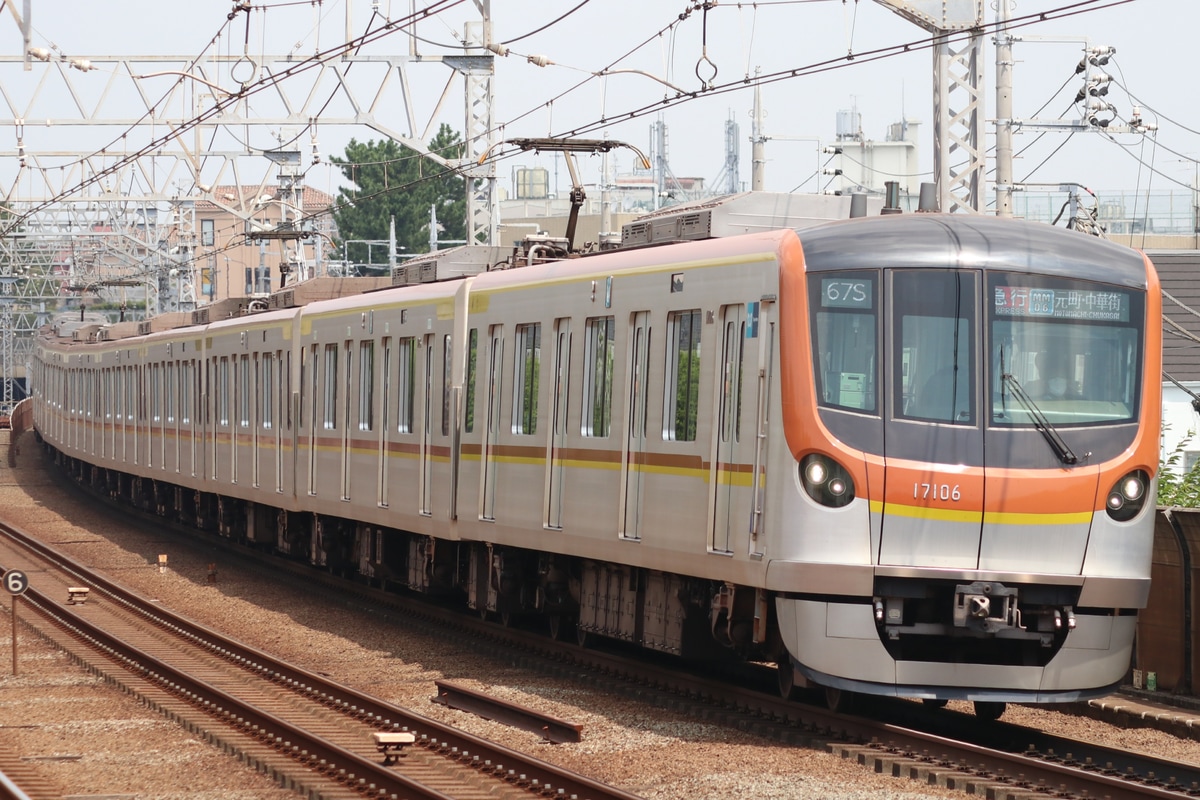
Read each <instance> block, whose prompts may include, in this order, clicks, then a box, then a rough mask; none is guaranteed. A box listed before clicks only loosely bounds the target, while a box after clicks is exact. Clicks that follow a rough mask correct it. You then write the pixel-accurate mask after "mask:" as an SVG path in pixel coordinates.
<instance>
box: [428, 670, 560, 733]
mask: <svg viewBox="0 0 1200 800" xmlns="http://www.w3.org/2000/svg"><path fill="white" fill-rule="evenodd" d="M435 683H436V685H437V688H438V693H437V697H434V698H432V700H433V702H435V703H441V704H442V705H445V706H449V707H450V708H457V709H459V710H461V711H470V712H471V713H473V714H476V715H478V716H481V717H483V718H484V719H492V720H495V721H497V722H502V723H504V724H505V725H511V726H512V727H514V728H520V729H521V730H525V731H531V732H533V733H538V734H541V736H542V738H543V739H545V740H546V741H548V742H552V743H554V744H562V743H564V742H579V741H582V738H583V736H582V732H583V726H582V725H578V724H576V723H573V722H565V721H563V720H561V719H557V718H556V717H551V716H549V715H548V714H542V713H540V712H538V711H534V710H533V709H530V708H525V707H523V706H519V705H516V704H515V703H509V702H508V701H506V700H501V699H499V698H497V697H488V696H487V695H485V694H482V693H480V692H476V691H474V690H472V689H468V688H466V687H465V686H459V685H458V684H455V683H451V682H449V681H436V682H435Z"/></svg>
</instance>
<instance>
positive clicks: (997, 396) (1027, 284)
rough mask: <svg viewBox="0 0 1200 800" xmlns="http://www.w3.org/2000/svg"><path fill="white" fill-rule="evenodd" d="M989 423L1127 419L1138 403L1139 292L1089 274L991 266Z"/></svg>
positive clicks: (1089, 422) (1141, 300)
mask: <svg viewBox="0 0 1200 800" xmlns="http://www.w3.org/2000/svg"><path fill="white" fill-rule="evenodd" d="M988 289H989V292H988V294H989V297H990V303H989V326H990V332H991V336H990V337H989V338H990V341H991V347H992V352H991V363H990V374H989V386H990V387H991V403H992V408H991V424H992V425H993V426H1025V425H1036V424H1037V423H1038V420H1037V418H1036V417H1037V414H1036V413H1035V411H1034V408H1030V402H1031V403H1032V405H1033V406H1034V407H1035V408H1036V411H1037V412H1040V413H1041V415H1043V416H1044V417H1045V418H1046V420H1048V421H1049V422H1051V423H1052V424H1054V425H1056V426H1058V425H1073V424H1076V425H1101V424H1115V423H1123V422H1129V421H1131V420H1133V419H1134V418H1135V415H1136V414H1137V410H1138V397H1139V391H1140V384H1139V382H1138V374H1139V368H1140V355H1141V335H1140V333H1139V331H1140V330H1141V328H1142V320H1143V319H1144V315H1145V299H1144V295H1143V294H1142V293H1139V292H1132V291H1129V290H1127V289H1122V288H1119V287H1114V286H1109V285H1105V284H1096V283H1091V282H1088V281H1075V280H1065V279H1054V278H1048V277H1043V276H1028V275H1016V274H1007V273H993V274H992V275H991V276H990V281H989V287H988Z"/></svg>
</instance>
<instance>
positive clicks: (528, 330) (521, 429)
mask: <svg viewBox="0 0 1200 800" xmlns="http://www.w3.org/2000/svg"><path fill="white" fill-rule="evenodd" d="M541 345H542V326H541V323H537V322H535V323H532V324H529V325H518V326H517V346H516V348H515V349H516V353H515V356H516V363H515V365H514V380H513V416H512V432H513V433H518V434H526V435H532V434H535V433H537V410H538V408H537V406H538V376H539V373H540V372H541V356H542V347H541Z"/></svg>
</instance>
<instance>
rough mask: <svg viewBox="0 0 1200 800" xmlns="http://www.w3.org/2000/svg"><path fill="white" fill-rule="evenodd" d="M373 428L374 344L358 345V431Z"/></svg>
mask: <svg viewBox="0 0 1200 800" xmlns="http://www.w3.org/2000/svg"><path fill="white" fill-rule="evenodd" d="M374 427H375V343H374V342H360V343H359V345H358V429H359V430H360V431H369V430H373V429H374Z"/></svg>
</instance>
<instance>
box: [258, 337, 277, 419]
mask: <svg viewBox="0 0 1200 800" xmlns="http://www.w3.org/2000/svg"><path fill="white" fill-rule="evenodd" d="M274 361H275V359H274V356H273V354H272V353H263V357H262V363H261V364H259V368H260V369H261V370H262V372H261V373H260V376H259V379H258V380H259V386H258V396H259V398H261V400H262V405H261V407H260V409H259V415H258V416H259V420H260V422H261V424H262V427H263V429H264V430H270V429H271V428H272V427H274V425H275V418H274V414H273V413H272V412H273V411H274V408H273V405H274V402H275V385H274V381H273V380H272V378H273V377H274V374H273V372H272V370H273V369H274V366H275V363H274Z"/></svg>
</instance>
